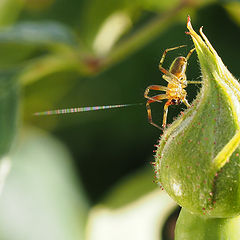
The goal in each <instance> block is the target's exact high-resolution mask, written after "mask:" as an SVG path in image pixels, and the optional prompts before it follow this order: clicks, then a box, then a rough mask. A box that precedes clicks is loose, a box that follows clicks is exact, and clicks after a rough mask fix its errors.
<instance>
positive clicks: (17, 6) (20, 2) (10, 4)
mask: <svg viewBox="0 0 240 240" xmlns="http://www.w3.org/2000/svg"><path fill="white" fill-rule="evenodd" d="M24 3H25V1H24V0H1V4H0V26H4V25H9V24H11V23H13V22H14V20H15V19H16V18H17V17H18V15H19V13H20V11H21V10H22V7H23V6H24Z"/></svg>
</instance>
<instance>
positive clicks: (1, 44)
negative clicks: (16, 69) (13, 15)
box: [0, 21, 78, 65]
mask: <svg viewBox="0 0 240 240" xmlns="http://www.w3.org/2000/svg"><path fill="white" fill-rule="evenodd" d="M77 45H78V43H77V39H76V37H75V36H74V34H73V33H72V32H71V30H69V29H68V28H67V27H66V26H65V25H63V24H60V23H57V22H50V21H45V22H21V23H17V24H16V25H13V26H8V27H3V28H0V51H1V55H0V64H1V65H7V64H14V63H17V62H20V61H22V60H24V59H26V58H27V57H29V56H31V55H33V53H34V52H36V50H41V51H43V50H44V49H52V50H53V49H54V50H56V49H57V50H58V51H59V50H61V51H64V52H66V50H68V51H69V48H75V47H77ZM71 50H72V49H71ZM40 53H41V52H40Z"/></svg>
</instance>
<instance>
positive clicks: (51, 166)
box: [0, 129, 88, 240]
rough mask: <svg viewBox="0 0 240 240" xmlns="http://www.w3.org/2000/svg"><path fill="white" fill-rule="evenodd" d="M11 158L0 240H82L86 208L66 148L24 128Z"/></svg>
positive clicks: (0, 205) (1, 205) (0, 217)
mask: <svg viewBox="0 0 240 240" xmlns="http://www.w3.org/2000/svg"><path fill="white" fill-rule="evenodd" d="M10 159H11V160H12V168H11V171H10V173H9V176H8V178H7V180H6V182H5V186H4V188H3V191H2V193H1V198H0V211H1V215H0V238H1V239H4V240H14V239H16V240H33V239H34V240H42V239H46V240H48V239H49V240H66V239H71V240H79V239H84V231H85V230H84V228H85V221H86V217H87V212H88V204H87V203H86V198H85V196H84V191H83V190H82V186H81V184H80V183H79V181H78V180H77V179H76V176H75V172H74V169H73V165H72V159H71V158H70V156H69V154H68V152H67V151H66V149H65V147H64V146H63V145H62V144H60V143H59V142H58V141H57V140H55V139H53V138H52V137H50V136H48V135H47V134H45V133H43V132H41V131H39V130H36V129H24V134H23V135H21V138H20V139H19V141H18V145H17V147H16V148H15V151H14V153H13V154H11V155H10ZM13 229H14V231H13Z"/></svg>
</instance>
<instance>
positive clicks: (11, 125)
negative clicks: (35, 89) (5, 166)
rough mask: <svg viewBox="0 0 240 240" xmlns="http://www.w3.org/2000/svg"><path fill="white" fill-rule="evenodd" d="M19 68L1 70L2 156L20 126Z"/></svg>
mask: <svg viewBox="0 0 240 240" xmlns="http://www.w3.org/2000/svg"><path fill="white" fill-rule="evenodd" d="M17 73H18V70H1V71H0V133H1V137H0V158H1V157H3V156H4V155H6V154H7V153H8V152H9V150H10V148H11V146H12V142H13V140H14V137H15V135H16V132H17V127H18V119H19V118H18V107H19V85H18V81H17Z"/></svg>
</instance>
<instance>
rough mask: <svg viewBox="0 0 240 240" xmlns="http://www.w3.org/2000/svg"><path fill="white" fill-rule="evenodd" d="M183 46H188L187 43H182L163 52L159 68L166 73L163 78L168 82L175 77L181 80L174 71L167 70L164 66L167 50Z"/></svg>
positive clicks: (176, 79)
mask: <svg viewBox="0 0 240 240" xmlns="http://www.w3.org/2000/svg"><path fill="white" fill-rule="evenodd" d="M182 47H186V45H181V46H178V47H174V48H168V49H166V50H165V51H164V52H163V55H162V58H161V60H160V62H159V65H158V68H159V70H160V71H161V72H162V73H163V74H164V75H166V76H163V79H164V80H166V81H167V82H171V81H172V80H173V79H174V80H175V81H177V82H179V80H178V78H177V77H176V76H175V75H173V74H172V73H170V72H169V71H167V70H166V69H165V68H163V67H162V65H163V62H164V60H165V57H166V55H167V52H169V51H172V50H176V49H178V48H182Z"/></svg>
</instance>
